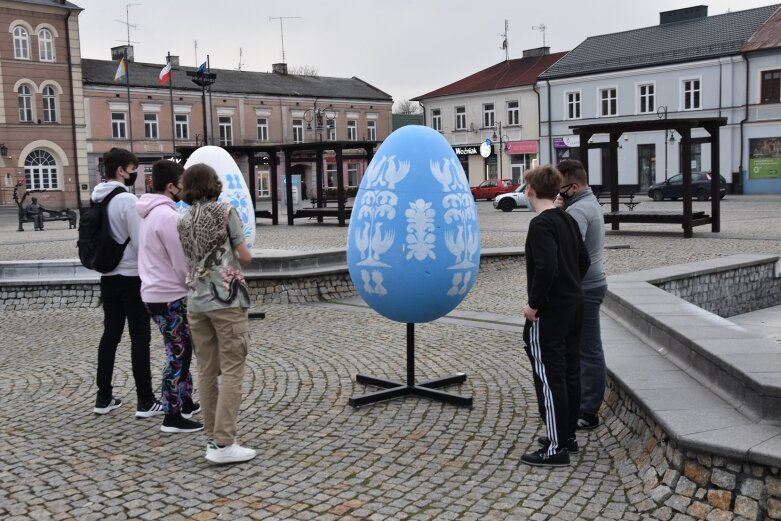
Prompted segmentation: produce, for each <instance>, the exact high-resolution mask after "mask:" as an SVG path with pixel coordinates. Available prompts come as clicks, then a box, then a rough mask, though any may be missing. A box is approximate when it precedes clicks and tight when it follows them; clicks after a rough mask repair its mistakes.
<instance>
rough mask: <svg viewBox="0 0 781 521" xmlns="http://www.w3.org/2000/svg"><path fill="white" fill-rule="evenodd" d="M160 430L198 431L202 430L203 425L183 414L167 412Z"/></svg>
mask: <svg viewBox="0 0 781 521" xmlns="http://www.w3.org/2000/svg"><path fill="white" fill-rule="evenodd" d="M160 430H161V431H163V432H196V431H202V430H203V425H202V424H200V423H198V422H197V421H193V420H188V419H187V418H183V417H182V415H181V414H166V415H165V418H163V425H161V426H160Z"/></svg>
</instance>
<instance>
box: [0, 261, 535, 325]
mask: <svg viewBox="0 0 781 521" xmlns="http://www.w3.org/2000/svg"><path fill="white" fill-rule="evenodd" d="M522 262H523V257H522V255H496V256H490V257H483V258H482V259H481V260H480V271H486V270H500V269H507V268H517V267H518V266H519V265H520V263H522ZM247 285H248V286H249V290H250V299H251V300H252V302H253V303H256V304H289V303H300V302H317V301H319V300H331V299H338V298H344V297H351V296H354V295H355V294H356V292H355V287H354V286H353V283H352V280H351V279H350V274H349V273H348V272H347V268H344V269H342V270H336V271H332V272H331V273H327V274H321V275H307V276H296V275H295V274H294V273H293V272H288V273H285V272H281V273H280V274H279V276H278V277H274V278H271V277H268V276H267V275H264V276H263V277H253V276H252V274H248V275H247ZM99 306H100V284H99V283H98V282H95V283H84V282H80V283H73V284H65V283H62V284H60V283H52V284H44V283H35V282H31V283H24V282H19V283H18V284H4V285H3V286H0V310H3V311H13V310H37V309H58V308H64V307H72V308H94V307H99Z"/></svg>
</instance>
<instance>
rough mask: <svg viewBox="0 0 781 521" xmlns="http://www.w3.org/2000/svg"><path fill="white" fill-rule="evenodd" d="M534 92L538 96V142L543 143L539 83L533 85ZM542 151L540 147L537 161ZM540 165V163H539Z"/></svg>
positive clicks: (538, 147)
mask: <svg viewBox="0 0 781 521" xmlns="http://www.w3.org/2000/svg"><path fill="white" fill-rule="evenodd" d="M532 90H533V91H534V93H535V94H536V95H537V142H538V143H542V135H541V134H542V129H541V128H540V121H542V109H540V91H538V90H537V82H536V81H535V82H534V85H532ZM548 118H550V116H548ZM548 139H550V136H548ZM540 150H542V148H541V147H540V146H539V145H538V146H537V159H539V158H540V152H539V151H540ZM537 162H538V163H539V161H537Z"/></svg>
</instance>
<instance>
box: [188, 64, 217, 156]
mask: <svg viewBox="0 0 781 521" xmlns="http://www.w3.org/2000/svg"><path fill="white" fill-rule="evenodd" d="M187 76H189V77H190V78H192V82H193V83H195V84H196V85H198V86H199V87H200V88H201V103H203V143H204V144H206V143H208V142H209V131H208V129H207V125H206V88H207V87H209V88H211V86H212V84H213V83H214V82H215V81H216V80H217V75H216V74H214V73H213V72H204V71H202V70H201V69H198V70H197V71H187Z"/></svg>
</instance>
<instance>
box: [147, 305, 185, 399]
mask: <svg viewBox="0 0 781 521" xmlns="http://www.w3.org/2000/svg"><path fill="white" fill-rule="evenodd" d="M146 308H147V310H148V311H149V315H150V316H151V317H152V320H154V322H155V324H157V326H158V327H159V328H160V333H162V335H163V342H164V343H165V353H166V360H165V368H164V369H163V393H162V394H163V410H165V413H166V414H177V413H180V412H181V411H182V405H183V404H184V403H186V402H191V401H192V394H193V378H192V375H191V374H190V362H191V361H192V357H193V344H192V341H191V339H190V325H189V324H188V323H187V303H186V301H185V299H184V298H181V299H179V300H175V301H174V302H170V303H168V304H147V305H146Z"/></svg>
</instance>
